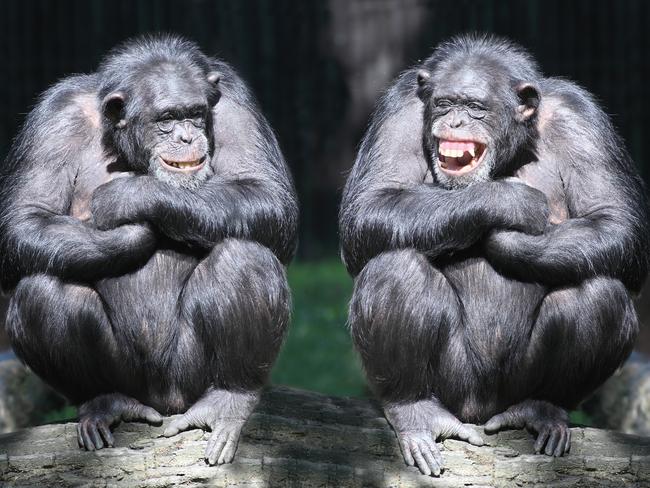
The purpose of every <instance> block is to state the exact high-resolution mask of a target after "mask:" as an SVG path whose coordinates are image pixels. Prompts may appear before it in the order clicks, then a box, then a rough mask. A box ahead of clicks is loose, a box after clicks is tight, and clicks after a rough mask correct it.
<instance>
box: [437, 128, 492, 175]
mask: <svg viewBox="0 0 650 488" xmlns="http://www.w3.org/2000/svg"><path fill="white" fill-rule="evenodd" d="M436 141H437V143H436V147H435V153H436V154H437V156H438V161H437V163H438V168H440V170H441V171H442V172H443V173H445V174H447V175H449V176H460V175H465V174H468V173H471V172H472V171H474V170H475V169H476V168H478V167H479V166H480V165H481V163H482V162H483V160H484V159H485V154H486V153H487V150H488V148H487V144H485V143H484V142H482V141H479V140H476V139H469V138H465V139H460V138H451V137H441V138H436ZM443 146H444V147H443ZM442 153H445V154H442Z"/></svg>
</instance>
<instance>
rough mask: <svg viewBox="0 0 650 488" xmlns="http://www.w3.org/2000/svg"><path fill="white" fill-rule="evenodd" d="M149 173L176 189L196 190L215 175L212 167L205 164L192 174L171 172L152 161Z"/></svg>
mask: <svg viewBox="0 0 650 488" xmlns="http://www.w3.org/2000/svg"><path fill="white" fill-rule="evenodd" d="M149 173H150V174H151V175H152V176H154V177H155V178H156V179H158V180H160V181H163V182H165V183H167V184H168V185H171V186H173V187H175V188H187V189H189V190H194V189H196V188H198V187H199V186H200V185H201V183H203V182H204V181H205V180H207V179H209V178H210V177H211V176H212V175H213V171H212V167H211V166H210V165H209V164H204V165H203V166H202V167H201V168H200V169H197V170H196V171H191V172H180V171H170V170H169V169H167V168H165V167H164V166H163V165H161V164H160V162H159V161H158V160H156V161H152V163H151V164H150V165H149Z"/></svg>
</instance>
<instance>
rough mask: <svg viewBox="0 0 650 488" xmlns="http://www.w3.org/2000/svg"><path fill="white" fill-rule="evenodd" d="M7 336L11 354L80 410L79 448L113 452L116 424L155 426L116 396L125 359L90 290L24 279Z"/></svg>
mask: <svg viewBox="0 0 650 488" xmlns="http://www.w3.org/2000/svg"><path fill="white" fill-rule="evenodd" d="M7 332H8V334H9V337H10V339H11V342H12V345H13V348H14V350H15V351H16V354H17V355H18V356H19V357H20V358H21V359H23V360H24V361H25V362H26V363H27V364H28V365H29V366H30V367H31V368H32V369H33V370H34V372H36V374H38V375H39V376H41V377H42V378H43V379H44V380H45V381H47V382H48V383H50V384H51V385H52V386H54V387H55V388H56V389H57V390H59V391H61V392H62V393H64V394H65V395H66V396H67V397H68V398H69V399H70V400H72V401H73V402H75V403H81V402H85V403H83V404H82V405H81V406H80V408H79V425H78V434H79V445H80V447H84V448H86V449H89V450H94V449H101V448H102V447H104V446H105V445H106V446H112V445H113V437H112V434H111V432H110V426H111V425H114V424H115V423H117V422H119V421H120V420H147V421H150V422H160V421H161V420H162V417H160V415H159V414H158V413H157V412H156V411H155V410H153V409H151V408H149V407H145V406H143V405H142V404H140V403H139V402H137V401H136V400H134V399H133V398H129V397H126V396H124V395H121V394H118V393H115V392H116V391H118V389H119V387H120V385H116V384H115V383H114V381H113V379H114V378H120V377H124V375H126V372H124V373H123V374H121V373H120V371H121V369H124V368H128V367H129V366H128V364H129V361H128V358H124V357H123V355H121V354H118V347H117V343H116V341H115V337H114V336H113V329H112V327H111V324H110V322H109V320H108V318H107V316H106V312H105V311H104V307H103V305H102V302H101V300H100V298H99V296H98V295H97V293H96V292H95V290H93V289H92V288H90V287H88V286H84V285H79V284H67V283H64V282H62V281H61V280H60V279H58V278H55V277H52V276H47V275H35V276H29V277H26V278H23V279H22V280H21V281H20V283H19V284H18V286H17V288H16V290H15V292H14V294H13V296H12V298H11V302H10V304H9V310H8V313H7Z"/></svg>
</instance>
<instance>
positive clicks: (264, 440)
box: [0, 387, 650, 487]
mask: <svg viewBox="0 0 650 488" xmlns="http://www.w3.org/2000/svg"><path fill="white" fill-rule="evenodd" d="M167 422H168V420H166V422H165V423H167ZM162 430H163V427H150V426H147V425H144V424H122V425H120V426H119V427H118V428H117V429H116V433H115V441H116V445H117V446H119V447H115V448H112V449H103V450H101V451H97V452H84V451H81V450H79V448H78V447H77V437H76V425H75V424H74V423H68V424H58V425H44V426H41V427H34V428H30V429H24V430H21V431H17V432H13V433H10V434H5V435H2V436H0V472H1V473H2V474H1V475H0V481H1V482H2V483H1V485H2V486H80V485H81V486H93V487H95V486H116V487H126V486H147V487H149V486H156V487H166V486H193V485H201V484H209V485H210V486H240V487H241V486H256V487H262V486H337V487H338V486H342V487H348V486H350V487H357V486H358V487H361V486H364V487H366V486H381V487H411V486H413V487H416V486H417V487H422V486H437V487H458V486H473V487H488V486H493V487H505V486H508V487H510V486H524V487H528V486H540V487H541V486H561V487H621V486H637V487H644V486H650V438H645V437H637V436H632V435H626V434H620V433H615V432H610V431H603V430H597V429H590V428H573V429H572V440H573V444H572V448H571V452H570V454H569V455H567V456H566V457H563V458H557V459H554V458H550V457H547V456H543V455H534V454H533V453H532V445H533V441H532V437H531V435H530V434H528V433H527V432H523V431H510V432H503V433H500V434H498V435H494V436H485V435H484V438H485V440H486V441H487V442H488V443H489V444H490V445H489V446H484V447H474V446H470V445H468V444H466V443H464V442H459V441H454V440H447V441H445V442H444V443H443V445H444V450H443V456H444V459H445V463H446V469H445V471H444V472H443V474H442V476H441V477H440V478H431V477H426V476H423V475H421V474H419V472H418V471H417V470H416V469H415V468H409V467H407V466H406V465H405V464H404V462H403V460H402V456H401V454H400V452H399V448H398V446H397V443H396V441H395V436H394V434H393V432H392V430H391V429H390V426H389V425H388V424H387V422H386V420H385V419H384V417H383V415H382V413H381V410H380V409H379V408H378V405H377V404H376V403H375V402H373V401H367V400H360V399H351V398H337V397H328V396H324V395H320V394H316V393H310V392H305V391H298V390H294V389H290V388H283V387H274V388H270V389H268V390H267V391H266V392H265V393H264V395H263V398H262V402H261V404H260V405H259V407H258V408H257V410H256V411H255V413H254V414H253V415H252V417H251V419H250V420H249V422H248V424H247V426H246V428H245V430H244V433H243V436H242V439H241V442H240V444H239V449H238V451H237V455H236V457H235V462H234V463H233V464H230V465H223V466H215V467H210V466H208V465H206V464H205V462H204V460H203V450H204V448H205V444H206V442H205V441H206V439H207V436H208V434H204V433H203V432H202V431H200V430H192V431H189V432H185V433H183V434H180V435H178V436H176V437H172V438H169V439H166V438H163V437H160V434H161V432H162Z"/></svg>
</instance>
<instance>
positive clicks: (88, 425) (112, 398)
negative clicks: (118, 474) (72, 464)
mask: <svg viewBox="0 0 650 488" xmlns="http://www.w3.org/2000/svg"><path fill="white" fill-rule="evenodd" d="M162 420H163V418H162V415H160V414H159V413H158V412H156V411H155V410H154V409H153V408H151V407H147V406H145V405H143V404H142V403H140V402H139V401H137V400H136V399H134V398H130V397H127V396H124V395H122V394H120V393H111V394H109V395H101V396H98V397H96V398H93V399H92V400H90V401H89V402H86V403H84V404H83V405H81V406H80V407H79V423H78V424H77V440H78V441H79V447H81V448H83V449H86V450H88V451H94V450H95V449H102V448H103V447H113V444H114V440H113V434H112V433H111V427H113V426H115V425H117V424H119V423H120V421H124V422H137V421H141V422H148V423H150V424H160V423H162Z"/></svg>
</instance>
